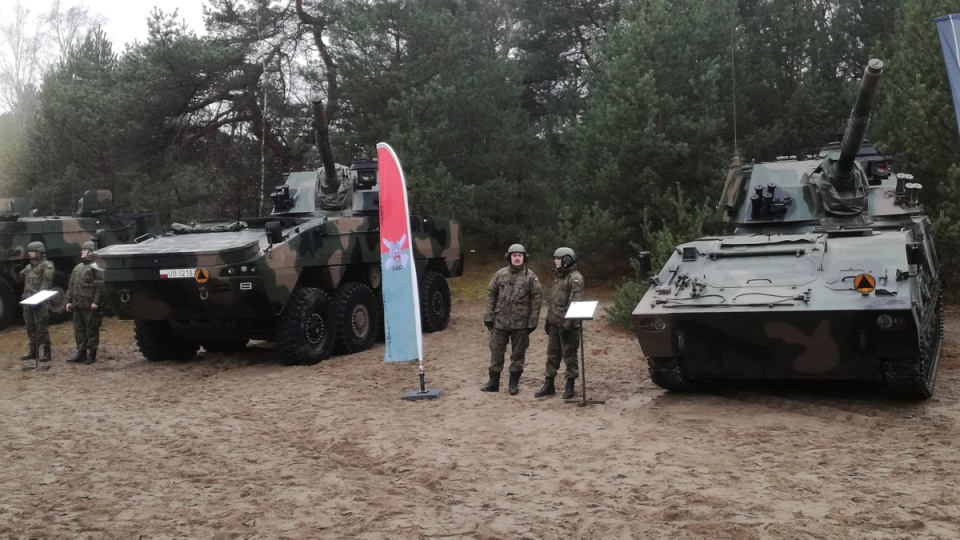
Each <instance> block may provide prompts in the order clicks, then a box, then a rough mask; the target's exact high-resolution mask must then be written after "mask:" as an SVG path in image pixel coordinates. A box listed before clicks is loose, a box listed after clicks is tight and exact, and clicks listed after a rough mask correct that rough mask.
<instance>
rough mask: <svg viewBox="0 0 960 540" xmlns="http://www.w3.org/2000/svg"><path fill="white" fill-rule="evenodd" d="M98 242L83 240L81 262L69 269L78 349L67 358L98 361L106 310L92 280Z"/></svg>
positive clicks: (69, 306) (69, 303)
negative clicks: (103, 308)
mask: <svg viewBox="0 0 960 540" xmlns="http://www.w3.org/2000/svg"><path fill="white" fill-rule="evenodd" d="M96 248H97V246H96V244H94V243H93V242H84V243H83V246H82V247H81V249H80V261H81V262H80V263H79V264H77V265H76V266H75V267H74V268H73V272H71V273H70V284H69V285H67V294H66V298H65V299H64V302H66V304H67V305H66V310H67V311H68V312H72V313H73V337H74V339H75V340H76V342H77V353H76V354H75V355H73V357H71V358H70V359H69V360H67V362H80V363H83V364H92V363H94V362H96V361H97V346H99V345H100V324H101V323H102V322H103V310H101V309H100V290H99V289H97V287H96V286H94V284H93V277H94V276H93V268H92V267H91V263H93V252H94V251H95V250H96Z"/></svg>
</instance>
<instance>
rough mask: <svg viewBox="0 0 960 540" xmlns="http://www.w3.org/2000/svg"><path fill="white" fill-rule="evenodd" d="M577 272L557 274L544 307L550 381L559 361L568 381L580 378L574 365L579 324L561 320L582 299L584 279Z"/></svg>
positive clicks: (578, 340)
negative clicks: (546, 305) (548, 301)
mask: <svg viewBox="0 0 960 540" xmlns="http://www.w3.org/2000/svg"><path fill="white" fill-rule="evenodd" d="M576 268H577V267H576V265H574V266H571V267H570V268H569V269H567V270H566V271H561V270H557V279H556V281H554V282H553V292H552V293H551V294H550V303H549V304H548V307H547V322H546V330H547V335H549V336H550V337H549V341H548V342H547V368H546V375H547V377H549V378H551V379H552V378H554V377H556V376H557V371H558V369H559V368H560V359H561V358H562V359H563V361H564V363H565V364H566V365H567V372H566V374H565V377H566V378H567V379H576V378H577V377H578V376H579V375H580V367H579V364H578V363H577V348H578V347H579V346H580V331H579V328H580V321H567V320H564V318H563V316H564V315H565V314H566V313H567V309H568V308H569V307H570V304H571V303H572V302H579V301H580V300H582V299H583V285H584V284H583V276H582V275H580V272H577V269H576Z"/></svg>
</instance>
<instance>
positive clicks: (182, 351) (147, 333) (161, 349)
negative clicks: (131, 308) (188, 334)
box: [133, 321, 200, 362]
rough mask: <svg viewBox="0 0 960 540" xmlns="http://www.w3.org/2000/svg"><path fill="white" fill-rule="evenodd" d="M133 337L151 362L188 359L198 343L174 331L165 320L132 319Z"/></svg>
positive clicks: (194, 352) (195, 352)
mask: <svg viewBox="0 0 960 540" xmlns="http://www.w3.org/2000/svg"><path fill="white" fill-rule="evenodd" d="M133 337H134V338H135V339H136V340H137V347H138V348H139V349H140V354H142V355H143V357H144V358H146V359H147V360H149V361H151V362H161V361H163V360H177V361H182V360H189V359H191V358H193V357H194V356H196V355H197V351H198V350H199V349H200V344H198V343H197V342H195V341H191V340H189V339H187V338H185V337H183V336H181V335H180V334H178V333H176V332H175V331H174V330H173V329H172V328H170V324H169V323H168V322H167V321H134V322H133Z"/></svg>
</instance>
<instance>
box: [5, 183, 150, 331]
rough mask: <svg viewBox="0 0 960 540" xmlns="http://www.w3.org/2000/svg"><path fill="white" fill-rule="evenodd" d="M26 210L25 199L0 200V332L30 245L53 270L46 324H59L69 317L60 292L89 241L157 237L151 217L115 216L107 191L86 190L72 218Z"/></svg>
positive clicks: (12, 310)
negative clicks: (41, 250) (39, 247)
mask: <svg viewBox="0 0 960 540" xmlns="http://www.w3.org/2000/svg"><path fill="white" fill-rule="evenodd" d="M30 207H31V204H30V200H29V199H26V198H22V197H15V198H3V199H0V328H4V327H6V326H7V325H8V324H9V323H10V322H11V321H12V320H13V318H14V316H15V315H16V313H17V311H18V310H19V301H20V296H21V293H22V291H23V283H22V279H21V277H20V271H21V270H22V269H23V267H24V266H25V265H26V264H28V263H29V259H28V257H27V245H28V244H29V243H30V242H43V244H44V246H45V247H46V256H47V259H48V260H50V262H52V263H53V265H54V267H55V268H56V274H55V275H54V283H53V288H54V289H55V290H57V291H59V292H60V294H58V295H55V296H54V297H53V298H51V299H50V301H49V304H48V305H49V308H50V315H51V321H62V320H66V319H67V318H68V317H69V314H68V313H66V312H65V311H64V302H63V292H64V291H66V288H67V281H68V279H69V275H70V272H71V271H72V270H73V267H74V266H76V264H77V263H79V262H80V250H81V246H82V245H83V243H84V242H87V241H91V240H93V241H95V242H97V245H98V246H99V247H103V246H109V245H113V244H119V243H124V242H133V241H134V239H135V238H137V237H138V236H142V235H146V234H151V233H152V234H157V233H159V232H160V224H159V221H158V220H157V216H156V214H154V213H152V212H138V213H135V214H130V215H119V214H117V213H116V212H115V211H114V208H113V196H112V194H111V193H110V191H108V190H88V191H86V192H85V193H84V194H83V196H82V197H81V198H80V200H79V201H78V204H77V213H76V214H74V215H72V216H34V215H33V211H32V210H30Z"/></svg>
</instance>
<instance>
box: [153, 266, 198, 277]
mask: <svg viewBox="0 0 960 540" xmlns="http://www.w3.org/2000/svg"><path fill="white" fill-rule="evenodd" d="M196 273H197V269H196V268H172V269H168V270H161V271H160V279H173V278H192V277H193V276H194V275H195V274H196Z"/></svg>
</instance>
